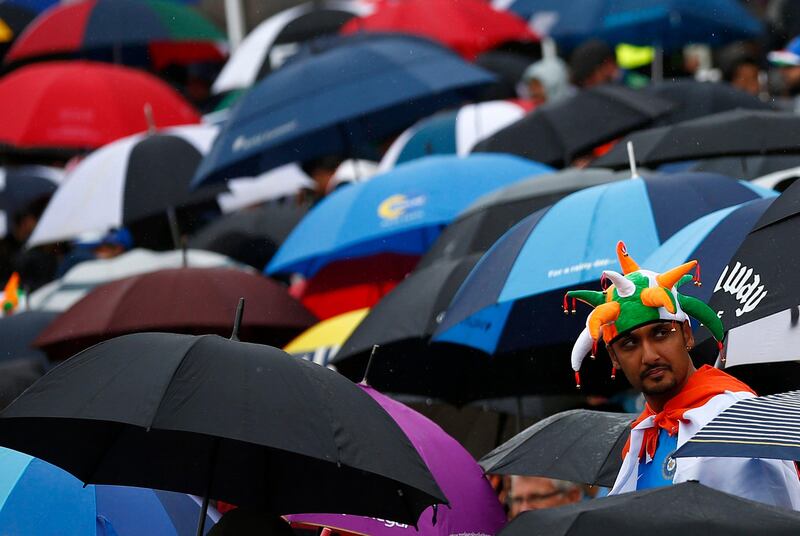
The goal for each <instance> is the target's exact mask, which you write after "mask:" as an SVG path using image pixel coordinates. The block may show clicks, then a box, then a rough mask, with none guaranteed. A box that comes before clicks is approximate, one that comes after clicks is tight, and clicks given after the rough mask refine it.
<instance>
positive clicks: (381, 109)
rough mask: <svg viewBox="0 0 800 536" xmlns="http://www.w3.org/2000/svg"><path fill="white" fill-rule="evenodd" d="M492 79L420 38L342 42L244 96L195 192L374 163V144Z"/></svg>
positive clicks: (296, 63)
mask: <svg viewBox="0 0 800 536" xmlns="http://www.w3.org/2000/svg"><path fill="white" fill-rule="evenodd" d="M493 81H494V77H493V75H491V74H490V73H488V72H487V71H484V70H483V69H481V68H479V67H475V66H473V65H470V64H468V63H466V62H464V61H463V60H462V59H461V58H459V57H458V56H456V55H455V54H454V53H451V52H449V51H448V50H446V49H444V48H443V47H441V46H439V45H437V44H435V43H432V42H430V41H427V40H424V39H421V38H417V37H410V36H403V35H392V36H384V35H358V36H353V37H349V38H347V39H342V40H340V41H338V42H336V43H335V44H334V45H333V46H331V47H330V48H328V49H327V50H325V51H323V52H321V53H319V54H310V55H306V56H304V57H303V58H302V59H298V60H295V61H293V62H291V63H290V64H288V65H286V66H285V67H283V68H282V69H280V70H278V71H277V72H275V73H273V74H272V75H270V76H268V77H267V78H265V79H264V80H262V81H261V82H259V83H258V84H257V85H256V86H254V87H253V88H252V89H251V90H250V91H249V92H248V93H247V94H245V95H244V96H243V97H242V99H241V101H240V102H239V103H238V104H237V105H236V107H235V109H234V110H233V111H232V112H231V116H230V119H229V120H228V122H227V123H226V124H225V127H224V128H223V130H222V132H221V133H220V135H219V137H218V138H217V140H216V142H215V144H214V147H213V148H212V149H211V152H210V153H209V155H208V156H207V157H206V158H205V160H204V161H203V162H202V164H201V165H200V168H199V169H198V170H197V174H196V176H195V185H197V184H201V183H205V182H212V181H219V180H225V179H227V178H233V177H240V176H254V175H258V174H259V173H262V172H264V171H266V170H268V169H271V168H273V167H276V166H279V165H281V164H285V163H288V162H295V161H306V160H310V159H313V158H317V157H321V156H325V155H334V154H347V155H350V156H355V157H368V158H373V159H377V158H376V157H377V156H378V155H377V154H375V149H374V147H375V144H376V143H377V142H380V141H382V140H383V139H384V138H385V137H387V136H389V135H392V134H394V133H397V132H399V131H401V130H403V129H405V128H406V127H408V126H410V125H411V124H413V123H414V122H415V121H416V120H417V119H420V118H422V117H425V116H427V115H430V114H431V113H433V112H435V111H437V110H439V109H442V108H445V107H448V106H452V105H455V104H458V103H460V102H462V101H464V100H465V99H466V98H468V97H469V96H471V95H473V94H474V91H475V90H477V89H479V88H480V87H482V86H484V85H486V84H489V83H491V82H493Z"/></svg>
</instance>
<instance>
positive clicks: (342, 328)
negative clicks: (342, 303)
mask: <svg viewBox="0 0 800 536" xmlns="http://www.w3.org/2000/svg"><path fill="white" fill-rule="evenodd" d="M368 312H369V307H365V308H364V309H356V310H355V311H349V312H347V313H342V314H340V315H337V316H334V317H331V318H328V319H327V320H323V321H322V322H320V323H319V324H314V325H313V326H311V327H310V328H308V329H307V330H305V331H304V332H303V333H301V334H300V335H298V336H297V337H296V338H295V339H294V340H292V341H291V342H290V343H289V344H287V345H286V347H285V348H284V351H286V352H288V353H290V354H292V355H296V356H297V357H302V358H303V359H308V360H309V361H314V362H315V363H318V364H320V365H327V364H328V362H329V361H330V360H331V359H332V358H333V356H335V355H336V352H338V351H339V348H340V347H341V346H342V344H343V343H344V341H346V340H347V338H348V337H349V336H350V334H351V333H353V330H355V329H356V327H357V326H358V325H359V324H360V323H361V321H362V320H364V317H365V316H367V313H368Z"/></svg>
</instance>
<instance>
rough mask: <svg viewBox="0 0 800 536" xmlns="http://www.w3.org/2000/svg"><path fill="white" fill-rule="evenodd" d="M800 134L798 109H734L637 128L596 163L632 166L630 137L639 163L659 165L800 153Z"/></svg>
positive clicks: (608, 165)
mask: <svg viewBox="0 0 800 536" xmlns="http://www.w3.org/2000/svg"><path fill="white" fill-rule="evenodd" d="M798 137H800V116H798V115H797V114H794V113H791V112H771V111H759V110H732V111H728V112H722V113H718V114H714V115H710V116H707V117H701V118H699V119H693V120H690V121H684V122H682V123H678V124H676V125H671V126H665V127H658V128H652V129H648V130H642V131H640V132H635V133H633V134H631V135H630V136H628V137H627V138H626V139H625V140H623V141H620V142H619V143H618V144H617V145H615V146H614V148H613V149H611V150H610V151H609V152H608V153H607V154H605V155H604V156H602V157H600V158H598V159H597V160H595V161H594V162H593V163H592V165H593V166H595V167H606V168H611V169H625V168H627V167H628V165H629V163H628V151H627V148H626V145H627V142H628V141H630V142H633V147H634V150H635V153H636V162H637V163H638V164H640V165H644V166H655V165H658V164H665V163H667V162H677V161H680V160H695V159H699V158H711V157H716V156H747V155H763V154H790V153H797V152H798V144H797V139H798Z"/></svg>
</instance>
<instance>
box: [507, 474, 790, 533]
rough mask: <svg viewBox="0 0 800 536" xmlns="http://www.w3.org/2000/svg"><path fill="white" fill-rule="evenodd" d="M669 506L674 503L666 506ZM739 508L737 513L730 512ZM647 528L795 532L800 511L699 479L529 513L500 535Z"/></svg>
mask: <svg viewBox="0 0 800 536" xmlns="http://www.w3.org/2000/svg"><path fill="white" fill-rule="evenodd" d="M665 505H669V507H668V508H665V507H664V506H665ZM732 512H736V515H731V513H732ZM642 527H647V532H648V534H653V536H670V535H672V534H678V533H682V534H694V533H696V534H709V535H725V536H745V535H749V534H758V533H769V534H776V535H777V534H786V535H789V534H795V533H797V530H798V529H800V514H798V513H797V512H793V511H791V510H786V509H784V508H778V507H775V506H770V505H766V504H762V503H758V502H754V501H749V500H747V499H740V498H738V497H735V496H733V495H728V494H727V493H722V492H721V491H716V490H714V489H711V488H708V487H706V486H703V485H702V484H699V483H697V482H684V483H682V484H675V485H674V486H665V487H662V488H654V489H649V490H645V491H636V492H633V493H623V494H622V495H615V496H613V497H604V498H602V499H596V500H592V501H581V502H579V503H575V504H569V505H567V506H564V507H562V508H550V509H545V510H534V511H530V512H524V513H522V514H521V515H519V516H518V517H517V518H516V519H515V520H514V521H512V522H511V523H510V524H509V525H508V526H507V527H506V528H505V529H503V530H502V531H501V532H500V536H517V535H519V536H522V535H523V534H524V535H525V536H533V535H545V534H546V535H548V536H560V535H567V534H568V535H570V536H583V535H586V536H589V535H592V536H612V535H613V536H618V535H620V534H638V533H640V532H641V530H642Z"/></svg>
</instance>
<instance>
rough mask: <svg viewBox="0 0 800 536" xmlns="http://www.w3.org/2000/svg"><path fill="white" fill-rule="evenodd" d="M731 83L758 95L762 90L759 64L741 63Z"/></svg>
mask: <svg viewBox="0 0 800 536" xmlns="http://www.w3.org/2000/svg"><path fill="white" fill-rule="evenodd" d="M731 85H732V86H733V87H735V88H738V89H741V90H742V91H744V92H747V93H750V94H751V95H754V96H758V93H759V92H760V91H761V84H760V83H759V81H758V66H757V65H754V64H752V63H743V64H741V65H739V66H738V67H737V68H736V72H735V73H734V75H733V79H732V80H731Z"/></svg>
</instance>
